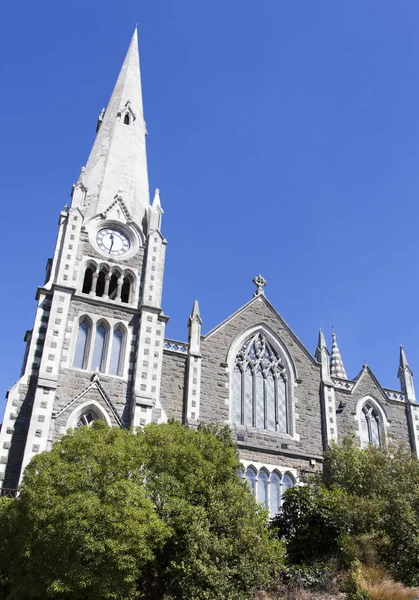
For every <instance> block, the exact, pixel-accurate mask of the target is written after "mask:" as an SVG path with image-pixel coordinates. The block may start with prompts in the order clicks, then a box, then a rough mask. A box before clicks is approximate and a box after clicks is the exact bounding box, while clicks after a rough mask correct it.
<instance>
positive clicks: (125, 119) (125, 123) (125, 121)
mask: <svg viewBox="0 0 419 600" xmlns="http://www.w3.org/2000/svg"><path fill="white" fill-rule="evenodd" d="M129 123H130V120H129V114H128V113H127V114H126V115H125V117H124V125H129Z"/></svg>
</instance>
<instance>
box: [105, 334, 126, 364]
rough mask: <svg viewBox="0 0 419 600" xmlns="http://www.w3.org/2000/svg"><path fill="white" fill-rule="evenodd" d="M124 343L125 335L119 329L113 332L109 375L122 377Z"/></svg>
mask: <svg viewBox="0 0 419 600" xmlns="http://www.w3.org/2000/svg"><path fill="white" fill-rule="evenodd" d="M123 341H124V334H123V333H122V331H121V330H120V329H119V328H117V329H115V330H114V332H113V336H112V349H111V358H110V362H109V374H110V375H120V374H121V371H122V364H121V363H122V346H123Z"/></svg>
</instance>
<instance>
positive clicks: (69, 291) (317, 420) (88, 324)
mask: <svg viewBox="0 0 419 600" xmlns="http://www.w3.org/2000/svg"><path fill="white" fill-rule="evenodd" d="M146 136H147V130H146V125H145V121H144V115H143V102H142V93H141V78H140V64H139V55H138V42H137V32H136V31H135V33H134V35H133V38H132V40H131V43H130V46H129V49H128V53H127V55H126V57H125V60H124V62H123V65H122V68H121V71H120V73H119V76H118V79H117V82H116V85H115V88H114V90H113V92H112V95H111V98H110V101H109V104H108V106H107V109H106V110H104V111H102V113H101V114H100V116H99V119H98V123H97V136H96V139H95V142H94V144H93V148H92V150H91V153H90V156H89V159H88V161H87V164H86V166H85V167H83V169H82V170H81V173H80V177H79V178H78V180H77V182H76V183H75V184H74V186H73V191H72V199H71V206H70V207H68V208H67V207H66V209H65V210H63V211H62V212H61V213H60V218H59V225H58V235H57V242H56V247H55V251H54V256H53V258H52V259H50V260H49V261H48V264H47V272H46V277H45V282H44V284H43V285H41V286H40V287H39V288H38V292H37V300H38V307H37V311H36V316H35V322H34V326H33V329H32V330H30V331H27V332H26V335H25V338H24V339H25V342H26V352H25V357H24V361H23V367H22V372H21V377H20V379H19V380H18V381H17V382H16V383H15V385H14V386H13V387H12V388H11V389H10V390H9V392H8V394H7V406H6V410H5V415H4V420H3V425H2V428H1V433H0V485H1V486H2V489H3V493H13V490H16V488H17V487H18V485H19V482H20V480H21V477H22V473H23V470H24V468H25V466H26V465H27V464H28V462H29V461H30V460H31V458H32V457H33V456H35V455H36V454H38V453H39V452H43V451H44V450H47V449H48V448H50V447H51V445H52V444H53V443H54V441H55V440H57V439H59V438H60V437H61V436H62V435H63V434H64V433H65V432H66V431H67V430H68V429H69V428H72V427H78V426H81V425H86V426H89V424H90V423H92V422H93V421H94V420H96V419H102V420H103V421H105V422H106V423H108V424H109V425H112V426H114V427H130V426H144V425H147V423H151V422H157V423H160V422H164V421H166V420H167V419H168V418H175V419H178V420H180V421H182V422H183V423H184V424H185V425H187V426H189V427H196V426H197V424H198V423H214V422H215V423H219V424H229V425H230V426H231V428H232V430H233V435H234V437H235V439H236V441H237V447H238V451H239V454H240V458H241V461H242V464H243V477H244V478H246V479H247V480H248V482H249V484H250V486H251V488H252V490H253V493H254V494H255V495H256V497H257V499H258V501H260V502H261V503H264V504H265V505H266V506H269V509H270V512H271V514H275V513H276V512H277V511H278V510H279V508H280V505H281V495H282V493H283V491H284V490H285V489H287V488H288V487H290V486H293V485H295V484H297V483H299V482H301V481H303V480H304V477H305V475H306V474H307V473H308V472H312V471H314V470H315V469H316V468H318V467H319V466H320V465H321V462H322V454H323V451H324V449H325V447H326V446H327V445H328V444H329V443H331V442H332V441H336V440H338V439H341V438H342V437H343V436H346V435H348V434H352V435H355V436H356V439H357V440H358V442H359V444H360V445H361V446H362V445H366V444H376V445H383V446H385V445H386V444H388V443H389V442H390V441H392V440H394V441H399V440H400V441H403V442H405V443H407V444H410V446H411V448H412V451H413V452H414V453H416V454H418V443H419V405H418V404H417V403H416V399H415V392H414V387H413V379H412V372H411V370H410V368H409V366H408V363H407V360H406V357H405V354H404V351H403V349H402V348H401V350H400V366H399V378H400V386H401V389H400V390H390V389H386V388H383V387H382V386H381V385H380V383H379V382H378V381H377V379H376V378H375V376H374V374H373V373H372V371H371V369H370V368H369V367H368V366H367V365H364V366H363V367H362V369H361V371H360V373H359V374H358V376H357V377H356V378H355V379H354V380H349V379H348V378H347V376H346V372H345V368H344V365H343V362H342V359H341V356H340V353H339V349H338V345H337V342H336V335H335V334H333V339H332V347H331V352H330V353H329V350H328V347H327V344H326V341H325V337H324V335H323V333H322V332H320V334H319V339H318V346H317V349H316V352H315V355H314V356H313V355H312V354H311V352H309V351H308V350H307V348H305V347H304V345H303V344H302V343H301V341H300V340H299V339H298V337H297V335H296V334H295V333H294V332H293V331H292V330H291V329H290V327H289V326H288V324H287V323H286V322H285V321H284V320H283V318H282V317H281V315H279V314H278V313H277V311H276V310H275V308H274V307H273V306H272V304H271V303H270V302H269V300H268V299H267V298H266V296H265V291H264V290H265V284H266V282H265V280H264V279H263V277H262V276H261V275H257V276H256V277H255V279H254V284H255V288H254V293H253V296H252V297H251V298H250V300H249V301H248V302H247V303H246V304H245V305H244V306H242V307H240V308H238V310H237V311H236V312H235V313H234V314H233V315H231V316H229V317H228V318H227V319H226V320H225V321H223V322H222V323H220V324H219V325H218V326H217V327H215V329H213V330H212V331H209V332H208V333H203V332H201V324H202V321H201V317H200V313H199V306H198V302H195V303H194V305H193V309H192V312H191V315H190V317H189V327H188V333H187V336H186V332H185V338H186V337H187V341H174V340H170V339H167V338H166V337H165V326H166V322H167V317H166V315H165V313H164V311H163V308H162V305H161V297H162V286H163V276H164V259H165V252H166V243H167V242H166V240H165V238H164V236H163V234H162V215H163V209H162V207H161V203H160V196H159V191H158V190H156V192H155V194H154V199H153V200H152V202H150V196H149V188H148V175H147V157H146Z"/></svg>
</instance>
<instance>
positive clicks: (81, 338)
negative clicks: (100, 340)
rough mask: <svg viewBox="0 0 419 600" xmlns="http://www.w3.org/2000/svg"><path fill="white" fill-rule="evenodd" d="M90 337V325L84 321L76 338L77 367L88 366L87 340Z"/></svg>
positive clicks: (75, 359)
mask: <svg viewBox="0 0 419 600" xmlns="http://www.w3.org/2000/svg"><path fill="white" fill-rule="evenodd" d="M88 337H89V325H88V324H87V323H86V321H82V322H81V323H80V325H79V330H78V332H77V340H76V350H75V352H74V361H73V364H74V366H75V367H76V368H77V369H85V368H86V358H87V357H86V355H87V342H88Z"/></svg>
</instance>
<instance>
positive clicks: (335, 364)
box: [330, 332, 348, 379]
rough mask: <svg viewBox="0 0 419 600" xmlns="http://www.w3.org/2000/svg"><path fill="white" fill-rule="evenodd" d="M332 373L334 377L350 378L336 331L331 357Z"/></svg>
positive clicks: (333, 335) (333, 337) (333, 334)
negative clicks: (344, 364)
mask: <svg viewBox="0 0 419 600" xmlns="http://www.w3.org/2000/svg"><path fill="white" fill-rule="evenodd" d="M330 375H331V376H332V377H340V378H341V379H348V377H347V375H346V371H345V367H344V366H343V360H342V357H341V355H340V351H339V347H338V344H337V341H336V333H335V332H333V333H332V355H331V357H330Z"/></svg>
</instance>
